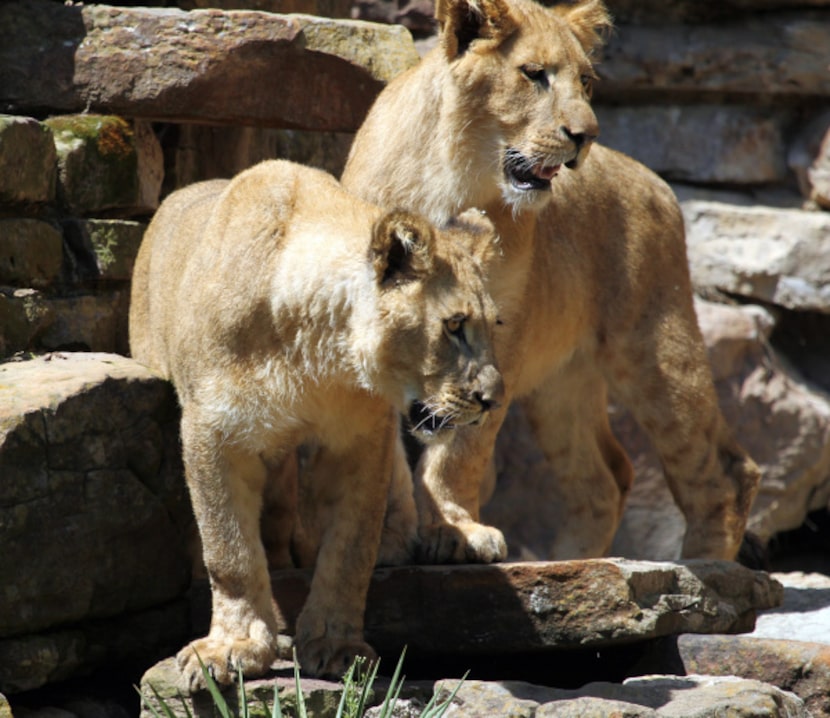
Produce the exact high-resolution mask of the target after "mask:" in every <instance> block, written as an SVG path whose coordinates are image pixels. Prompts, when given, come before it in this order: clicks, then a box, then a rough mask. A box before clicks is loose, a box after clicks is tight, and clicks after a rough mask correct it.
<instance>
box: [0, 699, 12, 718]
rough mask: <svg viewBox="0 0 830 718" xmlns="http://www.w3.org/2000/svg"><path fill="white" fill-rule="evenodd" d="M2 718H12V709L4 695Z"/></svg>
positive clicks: (1, 709)
mask: <svg viewBox="0 0 830 718" xmlns="http://www.w3.org/2000/svg"><path fill="white" fill-rule="evenodd" d="M0 718H12V708H11V706H10V705H9V701H8V699H7V698H6V696H4V695H3V694H2V693H0Z"/></svg>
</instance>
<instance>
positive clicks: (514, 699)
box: [436, 676, 809, 718]
mask: <svg viewBox="0 0 830 718" xmlns="http://www.w3.org/2000/svg"><path fill="white" fill-rule="evenodd" d="M454 687H455V681H441V682H439V683H438V684H436V692H437V693H438V695H439V696H441V697H443V696H446V695H448V693H449V691H450V690H452V689H453V688H454ZM445 715H446V716H447V718H466V717H468V716H469V717H470V718H473V717H474V716H475V717H476V718H478V717H479V716H497V715H498V716H508V715H509V716H527V718H534V717H535V718H542V717H545V718H554V716H556V717H557V718H563V717H565V716H568V717H570V716H574V717H575V716H591V717H593V716H596V717H597V718H600V717H602V716H610V715H613V716H625V717H626V718H628V717H630V718H653V717H656V716H666V717H669V716H672V717H674V716H677V717H678V718H680V717H681V716H682V717H683V718H709V717H712V718H715V717H716V716H717V717H720V716H723V715H730V716H736V717H737V716H746V717H747V718H756V717H757V716H770V717H772V716H781V718H796V717H797V716H798V717H803V718H809V713H808V712H807V710H806V708H805V706H804V703H803V701H802V700H801V699H800V698H798V697H797V696H795V695H793V694H792V693H787V692H786V691H782V690H780V689H779V688H776V687H774V686H770V685H767V684H764V683H761V682H759V681H753V680H746V679H741V678H733V677H712V676H643V677H639V678H629V679H627V680H626V681H624V682H623V683H622V684H616V683H589V684H587V685H586V686H584V687H582V688H580V689H579V690H562V689H558V688H542V687H539V686H533V685H530V684H527V683H521V682H518V681H505V682H498V683H483V682H480V681H467V682H465V683H464V684H462V685H461V687H460V689H459V690H458V693H457V694H456V697H455V699H454V700H453V705H452V706H451V707H450V708H449V710H448V711H447V712H446V713H445Z"/></svg>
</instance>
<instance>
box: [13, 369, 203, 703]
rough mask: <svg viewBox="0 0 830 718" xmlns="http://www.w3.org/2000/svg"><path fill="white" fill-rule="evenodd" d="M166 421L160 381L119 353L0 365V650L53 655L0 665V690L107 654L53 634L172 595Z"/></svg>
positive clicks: (177, 534) (173, 507)
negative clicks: (93, 654) (0, 584)
mask: <svg viewBox="0 0 830 718" xmlns="http://www.w3.org/2000/svg"><path fill="white" fill-rule="evenodd" d="M177 421H178V412H177V408H176V403H175V399H174V397H173V394H172V390H171V388H170V386H169V385H168V384H167V383H166V382H164V381H161V380H160V379H158V378H156V377H154V376H153V375H152V374H150V372H148V371H147V370H146V369H144V368H143V367H142V366H141V365H139V364H138V363H136V362H133V361H131V360H129V359H125V358H124V357H120V356H116V355H103V354H80V353H76V354H53V355H47V356H45V357H40V358H38V359H32V360H28V361H21V362H7V363H5V364H0V477H2V480H0V544H2V546H3V551H2V552H0V575H2V576H3V577H4V579H3V587H2V590H0V655H6V656H8V655H9V653H8V652H9V651H12V655H14V656H16V657H17V658H18V659H20V657H21V655H29V660H30V661H31V660H33V656H36V655H39V654H43V655H49V654H50V653H51V654H52V658H51V659H50V660H48V661H37V660H35V662H34V665H31V664H26V663H25V662H24V663H23V664H22V665H21V663H20V660H18V661H16V662H15V661H12V660H8V661H7V660H0V690H8V689H14V690H22V689H24V688H32V687H36V686H38V685H41V684H42V682H44V681H45V680H46V679H48V678H49V676H50V675H51V674H54V673H57V674H58V675H60V671H59V670H57V669H58V668H64V669H65V668H67V665H66V664H68V665H69V666H70V667H71V666H72V664H73V662H74V663H75V664H76V665H77V664H83V663H84V662H85V661H87V660H88V659H89V656H88V655H85V653H88V652H89V651H93V652H94V651H95V650H98V651H99V652H102V653H104V652H105V651H104V650H103V649H102V648H101V647H100V645H101V644H99V648H97V649H96V648H95V646H94V645H86V646H85V645H84V642H83V641H82V640H79V639H78V638H77V637H76V638H74V639H73V640H70V639H67V638H66V636H65V635H64V634H61V633H60V632H61V631H62V630H63V631H66V630H69V629H72V630H74V631H75V634H77V633H78V631H79V630H80V629H79V626H81V625H82V624H83V623H84V622H88V621H92V620H94V619H106V618H108V617H111V616H115V615H118V614H137V613H140V612H142V611H146V610H150V609H155V608H157V607H159V606H162V605H164V604H166V603H168V602H170V601H172V600H173V599H175V598H177V597H179V596H181V594H182V592H183V591H184V589H185V587H186V586H187V583H188V580H189V565H190V564H189V561H188V558H187V556H186V553H185V542H184V535H185V529H186V527H187V525H188V523H189V521H190V518H189V517H190V510H189V504H188V500H187V494H186V489H185V486H184V482H183V479H182V473H181V464H180V459H179V450H178V439H177V436H178V433H177ZM50 631H52V632H54V631H57V632H58V633H57V634H56V636H60V635H64V638H62V639H61V638H58V637H56V636H50V635H49V632H50ZM143 632H144V633H146V634H147V635H149V629H148V627H147V626H145V627H144V629H143ZM71 633H72V631H70V634H71ZM80 633H81V634H83V631H82V630H81V631H80ZM75 634H72V635H75ZM117 635H118V631H113V637H112V638H111V639H108V638H107V637H106V635H104V636H101V635H100V632H99V634H98V641H102V642H103V645H104V646H107V645H108V641H109V640H115V636H117ZM109 645H110V651H111V652H112V653H114V654H117V653H118V651H117V650H115V649H114V646H113V645H112V644H109ZM44 652H45V653H44ZM47 664H48V665H47ZM56 664H57V665H56ZM61 664H62V665H61ZM21 673H22V674H23V675H22V676H21ZM64 673H65V671H64ZM21 681H24V683H23V684H22V685H21V683H20V682H21Z"/></svg>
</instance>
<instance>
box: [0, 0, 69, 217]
mask: <svg viewBox="0 0 830 718" xmlns="http://www.w3.org/2000/svg"><path fill="white" fill-rule="evenodd" d="M0 15H2V9H0ZM0 34H2V31H0ZM2 78H3V70H2V69H0V79H2ZM0 85H2V82H0ZM56 159H57V158H56V155H55V146H54V144H53V143H52V137H51V135H50V133H49V130H48V129H47V128H46V127H45V126H44V125H42V124H41V123H40V122H38V121H37V120H34V119H32V118H31V117H12V116H8V115H0V204H15V203H26V202H51V201H53V200H54V199H55V177H56V172H57V165H56V164H55V161H56Z"/></svg>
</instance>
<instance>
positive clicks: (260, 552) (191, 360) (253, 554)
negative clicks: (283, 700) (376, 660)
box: [130, 162, 502, 690]
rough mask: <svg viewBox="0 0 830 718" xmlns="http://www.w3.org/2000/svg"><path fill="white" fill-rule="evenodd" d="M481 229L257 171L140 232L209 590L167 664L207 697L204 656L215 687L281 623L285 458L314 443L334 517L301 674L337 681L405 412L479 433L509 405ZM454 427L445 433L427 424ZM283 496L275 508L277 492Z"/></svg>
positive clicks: (137, 340) (142, 303) (431, 432)
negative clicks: (195, 625) (193, 633)
mask: <svg viewBox="0 0 830 718" xmlns="http://www.w3.org/2000/svg"><path fill="white" fill-rule="evenodd" d="M493 246H494V243H493V232H492V225H490V223H489V222H487V221H486V220H483V219H481V218H480V217H478V216H477V215H465V216H464V217H463V218H461V219H459V220H458V221H455V222H453V223H452V224H451V226H448V227H446V228H444V229H442V230H435V229H433V228H432V226H431V225H430V224H428V223H427V222H426V221H425V220H424V219H422V218H420V217H419V216H417V215H414V214H411V213H408V212H400V211H391V212H387V213H384V212H382V211H381V210H379V209H377V208H376V207H374V206H372V205H369V204H366V203H364V202H362V201H360V200H357V199H355V198H354V197H352V196H350V195H348V194H346V193H345V192H344V191H343V190H342V189H341V188H340V186H339V184H338V183H337V182H336V181H335V180H334V179H333V178H332V177H330V176H329V175H326V174H324V173H322V172H319V171H317V170H311V169H308V168H303V167H300V166H298V165H293V164H290V163H287V162H265V163H262V164H260V165H258V166H256V167H254V168H252V169H250V170H247V171H245V172H243V173H242V174H240V175H239V176H237V177H236V178H235V179H234V180H232V181H230V182H209V183H202V184H198V185H194V186H192V187H189V188H186V189H183V190H181V191H179V192H176V193H174V194H173V195H171V196H170V197H169V198H168V199H167V200H165V202H164V203H163V204H162V206H161V207H160V208H159V211H158V212H157V214H156V216H155V218H154V219H153V221H152V222H151V224H150V226H149V228H148V229H147V232H146V234H145V237H144V241H143V243H142V246H141V249H140V251H139V254H138V259H137V262H136V269H135V273H134V284H133V295H132V306H131V313H130V342H131V348H132V351H133V355H134V356H135V357H136V358H137V359H138V360H140V361H143V362H145V363H147V364H148V365H150V366H151V367H154V368H156V369H157V370H158V371H160V372H161V373H162V374H163V375H164V376H166V377H169V378H170V379H172V381H173V383H174V385H175V387H176V390H177V393H178V396H179V400H180V402H181V405H182V444H183V450H184V461H185V469H186V477H187V483H188V488H189V490H190V494H191V499H192V502H193V509H194V512H195V515H196V519H197V523H198V526H199V531H200V534H201V538H202V545H203V556H204V560H205V566H206V568H207V571H208V574H209V576H210V580H211V587H212V594H213V615H212V621H211V628H210V633H209V634H208V636H207V637H206V638H202V639H200V640H197V641H195V642H193V643H192V644H191V645H190V646H188V647H186V648H184V649H183V650H182V651H181V652H180V653H179V655H178V664H179V667H180V669H181V671H182V675H183V682H184V684H185V685H186V687H187V688H188V689H190V690H194V689H197V688H201V687H204V684H203V679H202V673H201V671H200V668H199V665H198V660H197V654H198V656H199V657H200V658H201V660H202V661H204V663H205V664H206V665H207V666H208V667H209V669H210V670H211V671H212V672H213V674H214V676H215V677H216V678H217V679H218V680H219V681H220V682H221V683H228V682H229V681H230V680H232V678H233V675H234V672H235V670H236V667H237V664H238V665H239V666H240V667H241V668H242V670H243V672H244V674H245V675H246V676H253V675H258V674H261V673H263V672H264V671H265V670H267V668H268V666H269V665H270V663H271V662H272V661H273V659H274V657H275V650H276V646H277V634H278V619H277V613H276V611H275V609H274V607H273V605H272V597H271V591H270V582H269V577H268V571H267V561H266V550H265V548H264V547H263V541H262V540H261V538H260V525H259V522H260V514H261V508H262V503H263V498H265V500H267V501H269V502H270V503H271V505H272V506H273V505H274V504H275V503H280V502H281V503H282V509H283V510H282V512H281V514H280V515H281V517H282V520H283V521H284V525H282V526H280V525H271V526H268V527H265V529H266V530H265V531H263V537H264V540H265V542H266V544H268V554H269V557H270V558H272V560H274V561H275V562H276V563H287V562H288V560H289V557H288V550H287V546H288V539H289V536H291V532H292V530H293V525H292V517H293V516H294V515H295V514H296V510H297V507H296V485H295V481H296V473H295V472H294V471H293V466H292V462H293V461H294V456H295V451H294V450H295V447H297V446H298V445H299V444H300V443H302V442H306V441H313V442H316V443H317V444H318V445H320V446H321V447H323V448H324V450H325V451H326V452H327V455H328V456H329V457H330V459H331V460H332V462H333V467H334V468H333V471H332V472H331V475H329V476H328V477H327V478H328V481H327V483H326V484H325V485H324V486H317V487H316V488H315V490H316V491H318V493H319V498H320V501H321V502H323V503H324V504H325V507H326V513H325V515H326V518H327V525H326V526H325V533H324V535H323V538H322V541H321V543H320V545H319V546H318V547H316V549H319V553H318V554H317V555H316V561H317V565H316V570H315V573H314V577H313V581H312V586H311V592H310V595H309V597H308V600H307V602H306V604H305V606H304V608H303V610H302V612H301V614H300V616H299V619H298V621H297V626H296V637H295V643H296V646H297V652H298V656H299V660H300V663H301V666H302V668H303V669H304V670H305V671H308V672H310V673H312V674H338V673H341V672H342V671H343V670H345V668H346V667H347V666H348V665H349V663H350V662H351V660H352V659H353V657H354V656H355V655H356V654H363V655H368V656H372V655H374V654H373V652H372V649H371V647H369V646H368V645H367V644H366V643H365V642H364V640H363V611H364V604H365V599H366V592H367V590H368V585H369V579H370V576H371V572H372V569H373V567H374V565H375V560H376V555H377V550H378V542H379V536H380V531H381V524H382V520H383V514H384V509H385V505H386V497H387V492H388V484H389V479H390V476H391V474H392V471H393V462H394V461H395V457H394V445H395V441H396V436H397V418H396V417H397V412H399V411H406V410H407V408H408V407H410V406H414V407H416V408H418V407H421V406H422V405H421V404H419V403H418V402H424V404H426V405H428V406H429V407H430V412H431V414H430V416H432V417H434V419H433V420H426V419H427V414H426V413H423V414H422V415H421V417H420V418H421V419H424V420H425V421H424V423H423V425H422V426H421V428H420V430H419V435H421V436H425V437H427V438H428V439H430V440H432V441H434V442H435V443H436V444H440V443H441V442H442V441H443V439H444V437H446V436H447V435H448V434H451V433H452V432H450V431H445V430H444V429H449V428H452V427H453V426H460V425H466V424H472V423H480V422H482V421H483V420H484V419H485V418H486V416H487V412H488V410H489V409H490V408H491V407H494V406H496V404H497V402H499V401H500V400H501V394H502V380H501V376H500V374H499V372H498V370H497V369H496V367H495V364H494V361H493V356H492V344H493V338H492V333H493V331H494V329H493V328H494V326H495V324H496V315H495V305H494V304H493V302H492V300H491V299H490V297H489V295H488V294H487V293H486V292H485V291H484V284H483V273H482V272H483V269H482V267H483V266H484V265H485V264H486V263H488V262H490V261H491V259H493V257H494V249H493ZM441 423H445V426H443V427H439V426H438V424H441ZM275 496H276V498H275Z"/></svg>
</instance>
